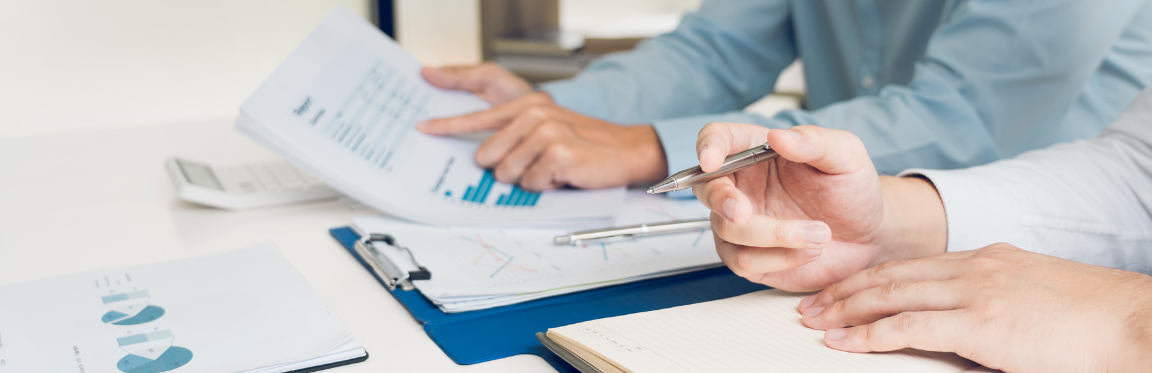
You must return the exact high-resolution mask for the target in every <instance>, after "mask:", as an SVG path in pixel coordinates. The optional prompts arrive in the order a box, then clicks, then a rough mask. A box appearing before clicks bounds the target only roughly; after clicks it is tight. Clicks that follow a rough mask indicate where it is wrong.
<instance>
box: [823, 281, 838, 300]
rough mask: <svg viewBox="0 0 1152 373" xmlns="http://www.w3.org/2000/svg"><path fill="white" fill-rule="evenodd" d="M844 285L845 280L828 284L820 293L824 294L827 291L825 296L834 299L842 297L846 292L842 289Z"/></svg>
mask: <svg viewBox="0 0 1152 373" xmlns="http://www.w3.org/2000/svg"><path fill="white" fill-rule="evenodd" d="M843 287H844V283H843V282H837V283H834V284H832V285H828V286H827V287H825V288H824V290H823V291H821V292H820V293H822V294H825V293H826V295H824V296H825V297H830V298H831V299H833V300H836V299H841V298H842V297H841V295H842V294H843V293H844V289H842V288H843Z"/></svg>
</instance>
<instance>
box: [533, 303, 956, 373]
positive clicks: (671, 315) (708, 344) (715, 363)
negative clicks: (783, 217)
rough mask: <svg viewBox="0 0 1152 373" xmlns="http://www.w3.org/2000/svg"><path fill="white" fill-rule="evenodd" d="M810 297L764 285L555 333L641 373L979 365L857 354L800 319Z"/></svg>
mask: <svg viewBox="0 0 1152 373" xmlns="http://www.w3.org/2000/svg"><path fill="white" fill-rule="evenodd" d="M805 295H807V294H792V293H787V292H783V291H780V290H764V291H758V292H755V293H751V294H746V295H741V296H737V297H732V298H728V299H721V300H717V301H711V302H704V303H697V304H692V305H687V306H680V307H674V308H669V309H664V310H658V311H650V312H642V313H637V314H631V315H624V316H618V317H610V318H607V319H600V320H592V321H587V322H582V323H579V324H573V325H568V326H564V327H560V328H556V329H553V330H550V331H549V335H551V334H552V333H554V332H558V333H560V334H562V335H564V336H566V337H567V338H570V339H572V340H574V341H576V342H577V343H580V344H583V345H584V346H587V347H588V348H590V349H592V350H595V351H598V352H600V353H601V354H603V355H604V356H605V357H607V358H609V359H611V360H613V361H616V362H617V363H619V364H621V365H623V366H624V367H627V368H629V369H630V370H632V371H634V372H660V373H664V372H811V373H819V372H859V373H870V372H876V373H880V372H884V373H889V372H891V373H900V372H908V373H913V372H915V373H956V372H961V371H964V370H965V369H968V368H970V367H972V366H973V364H972V363H971V362H970V361H968V360H966V359H964V358H961V357H959V356H956V355H955V354H946V353H935V352H927V351H919V350H903V351H898V352H892V353H874V354H856V353H850V352H843V351H838V350H833V349H831V348H828V347H827V346H825V345H824V342H823V336H824V332H823V331H820V330H814V329H809V328H807V327H805V326H804V325H803V324H801V322H800V313H799V312H797V311H796V307H797V305H798V304H800V300H801V299H803V298H804V296H805Z"/></svg>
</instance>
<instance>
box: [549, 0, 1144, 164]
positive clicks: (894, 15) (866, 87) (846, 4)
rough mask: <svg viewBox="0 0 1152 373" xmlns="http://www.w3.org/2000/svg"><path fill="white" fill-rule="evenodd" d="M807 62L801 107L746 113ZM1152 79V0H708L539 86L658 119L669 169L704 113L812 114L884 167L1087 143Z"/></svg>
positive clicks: (592, 105)
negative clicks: (570, 74)
mask: <svg viewBox="0 0 1152 373" xmlns="http://www.w3.org/2000/svg"><path fill="white" fill-rule="evenodd" d="M797 58H800V59H802V60H803V61H804V70H805V81H806V83H807V88H808V92H807V102H806V107H807V108H808V109H809V110H789V111H785V112H782V113H780V114H778V115H776V116H775V117H773V118H767V117H764V116H761V115H757V114H752V113H746V112H743V111H740V109H742V108H743V107H744V106H746V105H748V104H750V103H752V102H753V101H755V100H757V99H759V98H761V97H763V96H765V95H767V94H768V93H770V92H771V90H772V87H773V85H774V84H775V81H776V77H777V76H778V75H779V73H780V71H781V70H783V69H784V67H786V66H787V65H788V64H790V63H791V62H792V61H793V60H795V59H797ZM1150 82H1152V2H1147V1H1140V0H1131V1H1125V0H1033V1H1029V0H1013V1H991V0H987V1H986V0H972V1H929V0H923V1H895V0H855V1H843V0H794V1H788V0H714V1H708V0H706V1H705V2H704V3H703V4H702V5H701V7H700V9H699V11H697V12H696V13H692V14H688V15H686V16H685V17H684V19H683V21H682V22H681V23H680V26H679V27H678V28H677V29H676V30H675V31H673V32H671V33H668V34H664V35H661V36H659V37H656V38H653V39H652V40H649V41H647V42H645V43H643V44H641V45H640V46H639V47H637V48H636V49H635V50H633V51H631V52H626V53H620V54H614V55H610V56H606V57H603V58H600V59H598V60H596V61H594V62H593V63H592V64H591V65H590V66H589V67H588V68H587V69H585V70H584V71H583V72H581V73H580V74H579V75H577V76H576V77H575V78H573V79H570V80H564V81H558V82H552V83H547V84H544V85H542V86H541V88H542V89H543V90H545V91H546V92H548V93H549V94H551V95H552V97H553V99H554V100H556V101H557V103H559V104H560V105H561V106H564V107H568V108H570V109H573V110H575V111H577V112H581V113H583V114H586V115H589V116H593V117H597V118H602V119H605V120H608V121H611V122H615V123H621V124H642V123H651V124H653V125H654V126H655V128H656V131H657V134H658V135H659V136H660V141H661V142H662V144H663V146H664V151H665V153H666V155H667V157H668V167H669V171H670V172H675V171H679V170H681V169H684V168H687V167H691V166H694V165H696V164H697V158H696V151H695V149H696V148H695V144H696V135H697V133H698V132H699V130H700V128H701V127H703V126H704V125H705V124H707V123H709V122H717V121H729V122H742V123H753V124H758V125H762V126H766V127H770V128H787V127H791V126H794V125H800V124H815V125H819V126H823V127H829V128H839V129H844V130H848V131H851V132H853V133H855V134H856V135H857V136H859V137H860V138H861V139H863V140H864V144H865V145H866V146H867V148H868V152H869V154H870V155H871V156H872V159H873V161H874V162H875V163H876V166H877V169H878V170H879V171H880V172H882V173H885V174H894V173H896V172H899V171H901V170H904V169H908V168H913V167H918V168H935V169H950V168H961V167H969V166H974V165H979V164H984V163H988V162H991V161H995V160H997V159H1001V158H1008V157H1012V156H1015V155H1017V154H1020V153H1022V152H1025V151H1028V150H1031V149H1037V148H1042V147H1045V146H1048V145H1051V144H1054V143H1059V142H1066V141H1071V140H1074V139H1082V138H1091V137H1094V136H1096V135H1097V134H1098V133H1100V130H1101V129H1103V128H1104V127H1105V125H1107V124H1108V123H1110V122H1112V121H1113V120H1114V119H1116V117H1117V116H1118V115H1119V113H1120V112H1121V111H1123V109H1124V108H1125V107H1126V106H1127V104H1128V102H1129V101H1131V100H1132V99H1133V98H1134V97H1136V94H1137V93H1138V92H1140V91H1141V90H1142V89H1143V88H1144V87H1145V86H1147V85H1149V83H1150Z"/></svg>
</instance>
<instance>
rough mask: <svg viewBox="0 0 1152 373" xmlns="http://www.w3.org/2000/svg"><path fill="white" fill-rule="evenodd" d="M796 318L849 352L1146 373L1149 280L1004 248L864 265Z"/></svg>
mask: <svg viewBox="0 0 1152 373" xmlns="http://www.w3.org/2000/svg"><path fill="white" fill-rule="evenodd" d="M800 311H801V313H802V314H803V315H804V318H803V321H804V324H805V325H807V326H809V327H811V328H814V329H821V330H827V332H825V334H824V342H825V343H826V344H827V345H828V346H829V347H832V348H835V349H838V350H844V351H850V352H870V351H894V350H899V349H903V348H915V349H921V350H930V351H943V352H955V353H957V354H959V355H960V356H964V357H966V358H968V359H971V360H973V361H976V362H978V363H980V364H983V365H985V366H987V367H990V368H996V369H1002V370H1004V371H1006V372H1146V371H1148V369H1149V367H1152V277H1149V276H1146V275H1142V274H1139V273H1135V272H1128V271H1122V270H1118V269H1111V268H1105V267H1098V266H1092V265H1087V264H1080V263H1076V262H1072V261H1069V260H1064V259H1059V258H1055V257H1050V256H1047V255H1041V254H1036V253H1031V252H1028V251H1024V250H1020V249H1018V248H1016V247H1013V246H1011V245H1008V244H996V245H992V246H988V247H985V248H983V249H980V250H976V251H963V252H952V253H946V254H940V255H936V256H933V257H929V258H924V259H915V260H908V261H901V262H891V263H888V264H884V265H880V266H877V267H873V268H870V269H868V270H866V271H862V272H860V273H857V274H855V275H852V276H851V277H849V278H847V279H845V280H844V281H841V282H839V283H836V284H834V285H832V286H829V287H828V288H827V289H825V290H824V291H822V292H820V293H818V294H816V295H813V296H811V297H808V298H805V299H804V300H803V301H801V302H800ZM1141 360H1143V361H1141Z"/></svg>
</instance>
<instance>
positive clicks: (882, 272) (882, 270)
mask: <svg viewBox="0 0 1152 373" xmlns="http://www.w3.org/2000/svg"><path fill="white" fill-rule="evenodd" d="M899 266H900V262H884V263H880V264H879V265H877V266H875V267H872V269H871V270H870V271H869V272H870V274H871V275H872V277H873V278H876V279H879V280H887V279H888V278H890V277H891V276H892V272H894V271H895V269H896V267H899Z"/></svg>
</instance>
